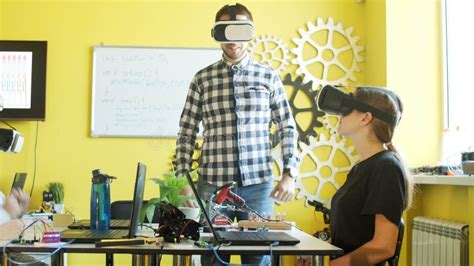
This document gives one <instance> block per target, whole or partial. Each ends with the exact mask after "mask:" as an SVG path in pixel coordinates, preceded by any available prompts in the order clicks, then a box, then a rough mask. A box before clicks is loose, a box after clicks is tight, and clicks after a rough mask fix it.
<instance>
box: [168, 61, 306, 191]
mask: <svg viewBox="0 0 474 266" xmlns="http://www.w3.org/2000/svg"><path fill="white" fill-rule="evenodd" d="M201 121H202V123H203V128H204V131H203V138H204V142H203V146H202V150H201V157H200V160H199V170H198V172H199V176H200V178H202V179H203V180H204V181H206V182H208V183H211V184H214V185H217V186H221V185H223V184H226V183H229V182H231V181H236V182H237V183H238V184H242V185H243V186H248V185H252V184H259V183H263V182H265V181H269V180H272V178H273V174H272V165H273V159H272V156H271V141H270V125H271V122H272V121H273V122H274V123H275V124H276V126H277V130H278V133H279V135H280V139H281V143H282V154H283V166H284V168H285V169H286V168H288V169H290V170H291V172H292V173H297V166H298V162H299V157H298V154H297V143H296V141H297V137H298V136H297V131H296V124H295V121H294V119H293V116H292V114H291V109H290V106H289V103H288V99H287V97H286V94H285V91H284V87H283V83H282V82H281V80H280V77H279V76H278V74H277V73H276V72H275V71H274V70H273V69H272V68H270V67H268V66H266V65H263V64H259V63H256V62H254V61H253V60H251V59H250V56H249V55H247V56H245V57H244V59H243V60H241V61H240V62H239V63H237V64H235V65H231V64H230V63H229V62H227V61H225V59H222V60H220V61H218V62H216V63H214V64H212V65H210V66H208V67H206V68H204V69H202V70H200V71H199V72H198V73H197V74H196V75H195V76H194V78H193V80H192V82H191V85H190V87H189V91H188V95H187V98H186V103H185V106H184V108H183V112H182V114H181V118H180V122H179V126H180V130H179V133H178V140H177V144H176V145H177V147H176V149H177V153H176V154H177V155H176V156H177V158H176V162H177V169H176V174H177V176H183V175H184V174H185V173H186V171H188V170H189V169H190V168H191V164H192V155H193V151H194V145H195V141H196V134H197V132H198V131H199V124H200V122H201ZM294 177H296V175H294Z"/></svg>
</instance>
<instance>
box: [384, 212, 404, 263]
mask: <svg viewBox="0 0 474 266" xmlns="http://www.w3.org/2000/svg"><path fill="white" fill-rule="evenodd" d="M404 231H405V222H404V221H403V218H401V219H400V224H398V236H397V246H396V248H395V254H393V256H392V257H391V258H388V259H387V260H386V261H385V262H387V263H388V265H389V266H398V260H399V259H400V251H401V250H402V243H403V232H404Z"/></svg>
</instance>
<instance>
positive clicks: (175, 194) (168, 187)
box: [140, 170, 197, 222]
mask: <svg viewBox="0 0 474 266" xmlns="http://www.w3.org/2000/svg"><path fill="white" fill-rule="evenodd" d="M191 176H192V177H193V180H196V177H197V170H194V171H192V172H191ZM150 180H151V181H153V182H154V183H155V184H157V185H158V186H159V191H160V197H159V198H151V199H150V200H148V202H147V203H146V204H145V205H143V207H142V210H141V214H140V220H141V221H142V222H143V221H144V220H145V217H146V218H147V219H148V221H152V219H153V215H154V214H155V210H156V208H160V206H161V205H162V203H163V202H165V203H169V204H171V205H173V206H175V207H177V208H178V207H181V206H183V204H184V203H185V202H186V201H187V200H189V199H193V198H194V197H193V196H189V195H181V194H180V192H181V190H182V189H183V188H185V187H186V186H187V185H188V180H187V179H186V177H176V174H175V173H174V172H166V173H164V174H163V175H162V178H150Z"/></svg>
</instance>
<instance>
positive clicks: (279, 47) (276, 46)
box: [247, 34, 290, 73]
mask: <svg viewBox="0 0 474 266" xmlns="http://www.w3.org/2000/svg"><path fill="white" fill-rule="evenodd" d="M247 50H248V52H249V54H250V55H251V56H252V57H253V58H254V59H255V60H256V61H258V62H259V63H262V64H266V65H268V66H271V67H272V68H273V69H274V70H275V71H277V72H279V73H282V72H283V71H284V70H285V67H286V66H287V65H288V64H289V62H290V58H289V51H288V48H287V45H286V44H285V43H284V42H283V40H282V39H281V38H278V37H276V36H272V35H270V34H267V35H261V36H259V37H256V38H255V39H254V40H253V41H252V42H251V43H250V44H249V47H248V48H247Z"/></svg>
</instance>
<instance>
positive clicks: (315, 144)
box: [272, 134, 359, 206]
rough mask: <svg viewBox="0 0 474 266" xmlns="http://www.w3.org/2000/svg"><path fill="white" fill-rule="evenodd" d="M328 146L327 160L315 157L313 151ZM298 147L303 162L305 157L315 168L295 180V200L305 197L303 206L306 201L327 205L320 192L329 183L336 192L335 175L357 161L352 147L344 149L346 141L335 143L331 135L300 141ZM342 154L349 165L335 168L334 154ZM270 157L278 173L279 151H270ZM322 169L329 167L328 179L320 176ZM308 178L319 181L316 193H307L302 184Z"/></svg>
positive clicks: (279, 166) (335, 139) (279, 164)
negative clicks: (305, 141) (329, 149)
mask: <svg viewBox="0 0 474 266" xmlns="http://www.w3.org/2000/svg"><path fill="white" fill-rule="evenodd" d="M327 146H330V148H331V152H330V154H329V156H327V158H328V159H327V160H325V161H321V160H319V159H318V157H317V156H316V155H315V150H316V149H318V148H323V147H327ZM299 147H300V149H301V153H300V157H301V160H303V159H304V158H305V157H306V156H309V158H310V159H311V160H312V161H313V162H314V164H315V168H314V169H313V170H312V171H309V172H300V173H299V175H298V177H297V179H296V184H295V185H296V188H297V189H298V192H297V194H296V199H301V198H303V197H306V201H305V205H306V206H308V201H310V200H316V201H319V202H321V203H323V204H327V203H328V199H325V198H321V197H320V194H321V190H322V188H323V187H324V186H325V184H327V183H330V184H331V185H332V186H333V187H334V188H335V189H336V190H337V189H339V188H340V185H339V184H338V183H337V182H336V178H335V177H336V175H337V173H339V172H348V171H349V170H350V169H351V167H352V166H353V165H354V164H355V163H356V162H357V161H358V160H359V157H358V156H356V155H354V154H353V153H354V147H353V146H351V147H346V139H344V138H342V139H341V140H340V141H337V136H336V135H331V137H330V138H329V139H327V138H326V136H325V135H324V134H320V135H319V140H316V138H315V137H313V136H311V137H309V144H306V143H304V142H302V141H300V142H299ZM338 151H339V152H342V153H343V154H344V156H345V157H346V158H347V160H348V162H349V165H347V166H344V167H337V166H335V165H334V158H335V156H336V154H337V153H338ZM272 157H273V160H274V162H275V163H276V165H277V167H278V168H279V169H280V173H281V171H282V169H283V161H282V158H281V149H280V148H278V147H277V148H275V149H273V150H272ZM324 167H329V169H330V170H331V175H330V176H328V177H325V176H324V177H323V175H322V174H321V169H323V168H324ZM308 178H312V179H314V178H316V179H318V180H319V184H318V187H317V188H316V191H308V190H307V188H306V187H305V185H304V184H303V180H305V179H308ZM276 179H277V180H281V177H280V176H278V177H277V178H276Z"/></svg>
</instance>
